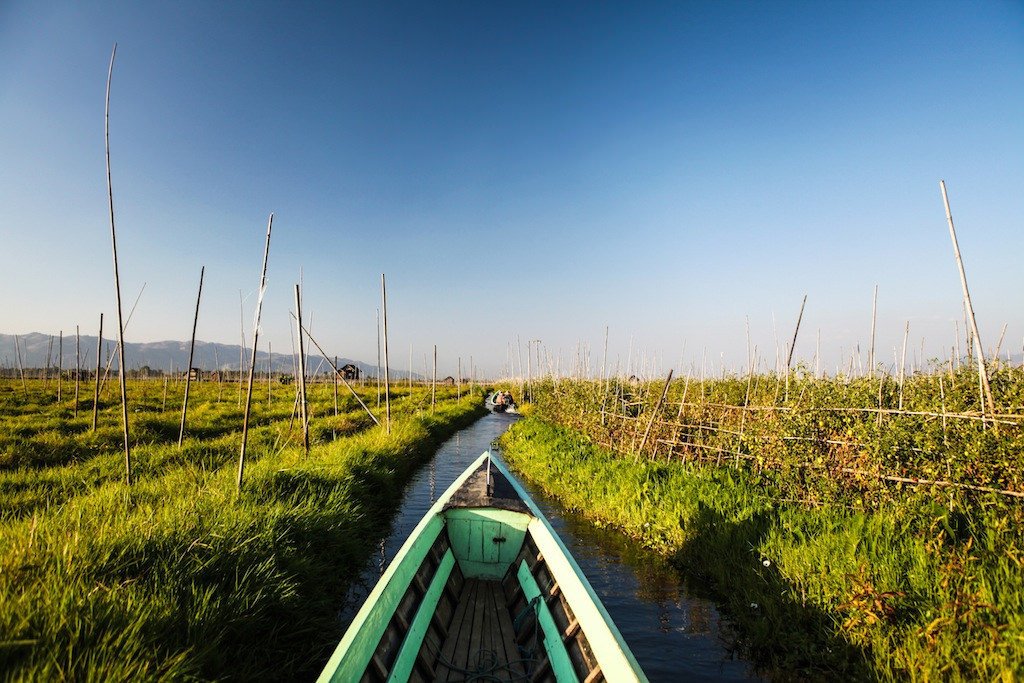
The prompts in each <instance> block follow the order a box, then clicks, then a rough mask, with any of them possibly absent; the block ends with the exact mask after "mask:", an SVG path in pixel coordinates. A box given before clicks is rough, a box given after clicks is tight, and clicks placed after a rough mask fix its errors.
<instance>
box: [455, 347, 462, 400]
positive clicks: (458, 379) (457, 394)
mask: <svg viewBox="0 0 1024 683" xmlns="http://www.w3.org/2000/svg"><path fill="white" fill-rule="evenodd" d="M457 374H458V377H456V378H455V383H456V385H457V387H458V388H457V389H456V390H455V400H456V402H457V403H462V356H459V364H458V373H457Z"/></svg>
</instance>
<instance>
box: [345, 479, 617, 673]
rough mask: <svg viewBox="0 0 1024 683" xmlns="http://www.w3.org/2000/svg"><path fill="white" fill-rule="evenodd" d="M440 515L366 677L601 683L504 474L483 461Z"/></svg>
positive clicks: (524, 511) (593, 659) (528, 517)
mask: <svg viewBox="0 0 1024 683" xmlns="http://www.w3.org/2000/svg"><path fill="white" fill-rule="evenodd" d="M485 467H486V468H487V469H486V471H485ZM443 517H444V520H443V523H441V524H438V525H437V529H436V536H434V537H433V539H432V540H430V538H427V539H426V540H425V543H427V542H429V543H430V545H429V547H428V549H427V550H426V551H425V552H424V553H423V557H422V560H421V561H419V564H418V567H416V568H415V572H414V573H412V576H411V579H410V580H409V583H408V587H407V588H406V589H405V591H404V594H403V595H402V596H401V598H400V599H399V600H398V603H397V607H396V609H395V610H394V613H393V614H392V616H391V618H390V620H389V621H388V623H387V625H386V627H385V628H384V632H383V635H382V636H381V639H380V641H379V643H378V645H377V647H376V648H375V650H374V653H373V655H372V657H371V660H370V663H369V665H368V666H367V668H366V670H365V672H364V674H363V676H362V680H363V681H367V682H381V681H387V680H402V681H404V680H409V681H565V680H578V681H588V682H591V681H603V680H604V676H603V674H602V672H601V668H600V665H599V664H598V661H597V658H596V657H595V655H594V653H593V651H592V650H591V646H590V643H589V642H588V640H587V637H586V635H585V634H584V632H583V629H582V628H581V627H580V624H579V622H578V621H577V619H576V616H575V614H574V613H573V610H572V608H571V607H570V605H569V602H568V601H567V599H566V597H565V596H564V595H563V593H562V590H561V589H560V587H559V584H558V581H556V579H555V577H554V576H553V575H552V572H551V570H550V568H549V566H548V564H547V563H546V562H545V559H544V557H543V554H542V553H541V551H540V550H539V549H538V544H537V543H536V542H535V539H534V536H533V533H534V531H535V530H536V526H535V524H536V522H537V521H538V520H536V518H535V517H533V515H531V514H530V513H529V511H528V508H526V506H525V505H524V504H523V502H522V501H521V500H520V499H519V497H518V495H516V494H515V491H514V489H513V487H512V486H511V485H510V484H509V483H508V481H507V480H506V479H505V477H504V476H503V475H502V474H501V473H500V472H499V471H497V470H493V471H492V470H491V469H490V468H489V467H487V464H486V463H485V465H484V466H482V467H481V468H480V470H478V471H476V472H474V473H473V475H471V476H470V478H469V479H468V480H467V481H466V482H465V484H464V485H463V486H462V487H461V488H460V489H459V490H458V491H457V492H456V494H455V495H453V496H452V497H451V499H450V500H449V503H448V504H447V506H446V508H445V509H444V511H443ZM430 533H434V532H433V531H431V532H430ZM414 652H415V654H413V653H414Z"/></svg>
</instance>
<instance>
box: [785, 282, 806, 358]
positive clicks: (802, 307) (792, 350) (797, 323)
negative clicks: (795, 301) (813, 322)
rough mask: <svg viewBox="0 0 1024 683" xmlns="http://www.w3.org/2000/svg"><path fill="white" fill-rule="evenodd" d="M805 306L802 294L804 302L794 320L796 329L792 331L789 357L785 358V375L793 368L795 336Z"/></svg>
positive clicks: (804, 301)
mask: <svg viewBox="0 0 1024 683" xmlns="http://www.w3.org/2000/svg"><path fill="white" fill-rule="evenodd" d="M806 305H807V295H806V294H804V300H803V302H801V304H800V315H799V316H797V319H796V329H795V330H793V343H792V344H790V345H789V356H787V357H786V373H787V374H788V373H789V369H790V368H791V367H792V366H793V352H794V351H795V350H796V335H797V334H798V333H799V332H800V321H801V320H803V318H804V306H806Z"/></svg>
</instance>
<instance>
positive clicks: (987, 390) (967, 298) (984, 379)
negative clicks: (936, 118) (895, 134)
mask: <svg viewBox="0 0 1024 683" xmlns="http://www.w3.org/2000/svg"><path fill="white" fill-rule="evenodd" d="M939 186H940V187H941V188H942V203H943V204H944V205H945V207H946V221H947V222H948V223H949V236H950V238H951V239H952V240H953V253H954V254H956V267H957V270H959V271H960V284H961V285H962V286H963V289H964V306H966V308H967V318H968V320H969V321H970V323H971V335H972V336H973V337H974V345H975V349H976V350H977V352H978V378H979V380H980V382H981V387H982V390H983V393H984V398H985V403H987V405H988V411H989V412H990V413H992V414H993V415H994V414H995V412H996V405H995V400H994V399H993V398H992V387H990V386H989V383H988V372H987V371H986V370H985V352H984V350H983V349H982V346H981V335H979V334H978V322H977V320H975V317H974V306H972V305H971V294H970V292H969V291H968V290H967V273H966V272H965V271H964V262H963V259H962V258H960V246H959V245H958V244H957V241H956V229H955V228H953V214H952V213H951V212H950V210H949V197H948V196H947V195H946V181H945V180H940V181H939Z"/></svg>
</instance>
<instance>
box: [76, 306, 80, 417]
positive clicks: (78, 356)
mask: <svg viewBox="0 0 1024 683" xmlns="http://www.w3.org/2000/svg"><path fill="white" fill-rule="evenodd" d="M81 374H82V349H81V336H80V334H79V331H78V325H75V417H78V384H79V376H80V375H81Z"/></svg>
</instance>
